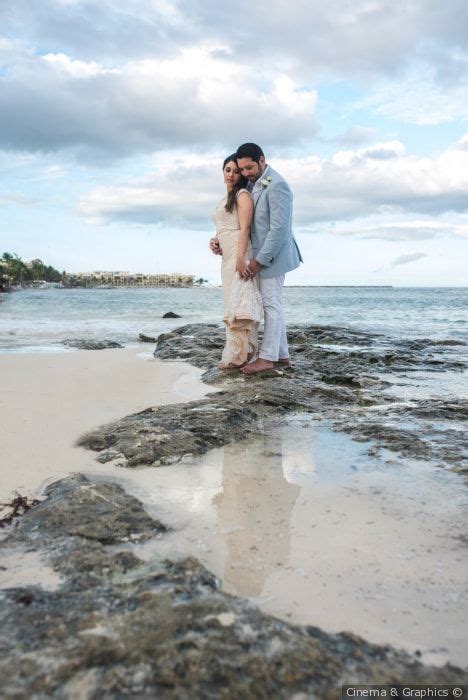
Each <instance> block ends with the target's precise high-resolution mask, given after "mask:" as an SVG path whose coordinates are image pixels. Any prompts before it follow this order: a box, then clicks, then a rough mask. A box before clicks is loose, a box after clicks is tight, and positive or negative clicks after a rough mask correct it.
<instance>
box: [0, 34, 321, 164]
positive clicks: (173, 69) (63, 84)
mask: <svg viewBox="0 0 468 700" xmlns="http://www.w3.org/2000/svg"><path fill="white" fill-rule="evenodd" d="M223 48H224V47H223V46H222V45H220V44H206V45H198V46H192V47H190V48H187V47H186V48H183V49H181V50H180V51H178V52H176V53H175V54H174V55H173V56H171V57H170V58H155V57H152V58H146V59H143V60H137V61H128V62H127V63H125V64H124V65H122V66H121V67H120V68H118V69H117V68H107V67H105V66H103V65H101V64H99V63H97V62H94V61H91V62H86V61H81V60H72V59H71V58H70V57H69V56H67V55H65V54H63V53H57V54H51V53H49V54H46V55H45V56H43V57H34V56H32V55H31V54H30V55H28V56H27V57H26V58H24V57H20V58H19V59H18V62H17V64H16V65H15V66H14V69H13V70H12V71H11V74H10V75H7V76H4V77H1V76H0V147H1V146H3V147H4V148H5V149H17V150H31V151H56V150H60V149H74V150H75V151H76V152H77V153H78V155H80V154H81V155H83V153H84V154H85V156H86V157H87V158H92V157H101V156H102V155H106V156H107V157H110V158H112V157H117V156H124V155H128V154H131V153H138V152H144V153H150V152H152V151H156V150H158V149H166V148H188V147H197V148H201V147H204V148H206V147H207V145H208V144H209V146H210V148H213V146H214V145H221V144H224V143H229V144H230V146H229V147H230V148H233V147H234V146H235V144H238V143H242V142H244V141H246V140H247V138H246V135H247V127H246V124H247V122H248V133H249V136H250V135H252V134H253V136H254V138H255V134H257V135H258V136H261V137H262V138H261V140H262V143H266V144H268V143H270V144H271V143H276V144H280V145H281V144H283V145H288V146H291V145H294V144H297V143H300V142H301V141H304V140H305V139H310V138H311V137H312V136H313V135H314V133H315V131H316V124H315V119H314V112H315V106H316V98H317V96H316V93H315V91H314V90H312V89H305V88H303V86H301V85H300V84H296V83H295V82H294V81H293V80H292V79H291V78H289V77H288V76H286V75H283V74H281V73H278V72H276V71H274V72H273V73H270V72H269V71H268V70H265V71H262V70H258V71H252V70H251V69H250V67H248V66H246V65H242V64H239V63H237V62H236V61H235V60H233V59H232V58H230V57H229V56H228V55H227V54H226V53H223V52H222V51H221V53H220V50H221V49H223ZM18 114H21V116H22V118H21V119H18V118H17V115H18ZM93 154H94V156H93Z"/></svg>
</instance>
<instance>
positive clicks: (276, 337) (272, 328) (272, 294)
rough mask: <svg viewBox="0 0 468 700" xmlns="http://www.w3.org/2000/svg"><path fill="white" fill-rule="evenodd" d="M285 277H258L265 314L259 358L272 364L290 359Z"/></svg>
mask: <svg viewBox="0 0 468 700" xmlns="http://www.w3.org/2000/svg"><path fill="white" fill-rule="evenodd" d="M284 277H285V276H284V275H278V277H260V276H259V277H258V281H259V287H260V294H261V295H262V302H263V311H264V314H265V320H264V329H263V342H262V347H261V348H260V352H259V353H258V356H259V357H261V358H262V359H263V360H271V361H272V362H276V361H277V360H278V359H280V360H283V359H285V358H286V357H289V348H288V339H287V337H286V324H285V321H284V309H283V285H284Z"/></svg>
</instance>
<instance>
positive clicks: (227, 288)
mask: <svg viewBox="0 0 468 700" xmlns="http://www.w3.org/2000/svg"><path fill="white" fill-rule="evenodd" d="M241 192H247V193H248V194H249V196H250V193H249V192H248V190H245V189H242V190H239V192H238V193H237V196H239V195H240V193H241ZM225 206H226V197H223V199H222V200H221V201H220V203H219V204H218V206H217V207H216V209H215V211H214V212H213V221H214V224H215V226H216V235H217V237H218V239H219V244H220V246H221V248H222V251H223V256H222V265H221V280H222V283H223V297H224V323H225V324H226V345H225V346H224V350H223V354H222V356H221V361H222V362H223V363H224V364H225V365H229V364H231V365H243V364H244V363H246V362H248V361H251V360H254V359H255V358H256V356H257V352H258V326H259V323H260V321H261V320H262V319H263V304H262V297H261V295H260V292H259V289H258V282H257V278H256V277H254V278H253V279H250V280H243V279H241V277H240V276H239V274H238V273H237V272H236V262H237V241H238V238H239V233H240V229H239V219H238V216H237V208H236V207H235V208H234V210H233V211H232V212H228V211H226V209H225ZM251 257H252V248H251V245H250V241H249V244H248V246H247V250H246V251H245V256H244V260H245V261H246V262H248V261H249V260H250V259H251Z"/></svg>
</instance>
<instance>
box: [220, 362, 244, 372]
mask: <svg viewBox="0 0 468 700" xmlns="http://www.w3.org/2000/svg"><path fill="white" fill-rule="evenodd" d="M246 364H247V363H246V362H244V363H243V364H242V365H233V364H232V362H230V363H229V364H228V365H227V364H226V363H224V362H220V363H219V365H218V369H220V370H222V371H224V370H227V369H241V367H245V365H246Z"/></svg>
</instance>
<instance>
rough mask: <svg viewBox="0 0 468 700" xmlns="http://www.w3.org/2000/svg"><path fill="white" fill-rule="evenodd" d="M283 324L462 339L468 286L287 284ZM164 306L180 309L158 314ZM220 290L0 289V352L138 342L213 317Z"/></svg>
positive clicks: (467, 324)
mask: <svg viewBox="0 0 468 700" xmlns="http://www.w3.org/2000/svg"><path fill="white" fill-rule="evenodd" d="M284 293H285V308H286V318H287V323H288V324H302V323H305V324H318V325H331V326H346V327H349V328H352V329H356V330H364V331H370V332H373V333H374V332H375V333H384V334H388V335H392V336H399V337H410V338H436V339H438V340H441V339H449V340H461V341H464V342H466V343H468V313H467V308H468V288H435V287H433V288H426V287H425V288H401V287H285V291H284ZM167 311H173V312H175V313H177V314H179V315H180V316H181V318H178V319H163V318H162V316H163V314H164V313H165V312H167ZM221 318H222V290H221V289H220V288H218V287H200V288H190V289H123V288H122V289H34V290H33V289H31V290H23V291H17V292H12V293H10V294H3V296H2V301H1V302H0V352H14V353H17V352H64V351H66V350H67V348H66V347H65V346H64V345H62V344H61V341H63V340H64V339H65V338H92V339H111V340H116V341H118V342H120V343H122V344H124V345H133V344H135V343H137V342H138V335H139V333H145V334H146V335H153V336H155V335H157V334H159V333H163V332H167V331H169V330H171V329H172V328H175V327H177V326H180V325H184V324H187V323H219V322H220V320H221Z"/></svg>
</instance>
